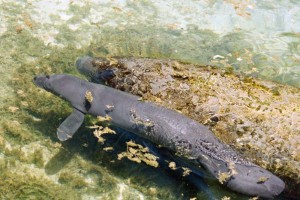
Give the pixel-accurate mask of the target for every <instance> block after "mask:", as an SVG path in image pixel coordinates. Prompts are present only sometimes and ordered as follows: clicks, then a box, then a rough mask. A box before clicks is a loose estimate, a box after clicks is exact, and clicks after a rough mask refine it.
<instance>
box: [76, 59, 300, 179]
mask: <svg viewBox="0 0 300 200" xmlns="http://www.w3.org/2000/svg"><path fill="white" fill-rule="evenodd" d="M90 65H91V68H90V69H89V70H91V71H92V72H93V74H94V75H96V76H97V75H99V74H100V73H102V72H104V71H106V72H113V76H106V77H104V79H105V81H106V82H105V84H107V85H109V86H111V87H114V88H117V89H120V90H123V91H126V92H130V93H132V94H135V95H140V96H141V97H142V99H143V100H145V101H155V102H157V103H158V104H161V105H163V106H165V107H168V108H171V109H174V110H177V111H178V112H181V113H183V114H185V115H187V116H189V117H191V118H192V119H195V120H197V121H199V122H200V123H203V124H206V125H208V126H210V128H211V130H212V131H213V132H214V133H215V134H216V136H218V137H219V138H220V139H221V140H223V141H224V142H226V143H228V144H230V145H233V146H234V147H235V148H236V149H237V150H238V151H239V152H241V153H242V154H244V156H246V157H248V158H249V159H250V160H252V161H253V162H255V163H257V164H258V165H260V166H262V167H265V168H267V169H269V170H271V171H273V172H274V173H276V174H277V175H279V176H281V177H286V178H287V179H288V180H292V182H294V183H297V184H299V180H300V154H299V152H300V148H299V147H300V142H299V141H300V140H299V139H300V129H299V127H300V90H299V89H297V88H294V87H291V86H287V85H282V84H278V83H275V82H269V81H262V80H258V79H254V78H251V77H245V76H242V75H234V74H233V73H231V72H230V70H229V71H228V70H222V69H216V68H213V67H210V66H205V67H202V66H197V65H193V64H185V63H181V62H178V61H172V60H159V59H144V58H108V59H105V58H96V59H94V60H93V61H92V62H91V63H90ZM86 66H87V65H86ZM79 70H81V72H87V71H85V69H82V68H79ZM102 75H103V74H102ZM89 76H91V74H89ZM96 76H95V77H93V78H94V79H95V78H99V76H97V77H96ZM100 78H101V77H100Z"/></svg>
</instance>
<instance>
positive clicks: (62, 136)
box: [56, 109, 84, 141]
mask: <svg viewBox="0 0 300 200" xmlns="http://www.w3.org/2000/svg"><path fill="white" fill-rule="evenodd" d="M83 120H84V114H83V113H82V112H80V111H79V110H76V109H74V110H73V112H72V113H71V115H69V117H67V118H66V119H65V121H63V123H61V125H60V126H59V127H58V128H57V132H56V133H57V137H58V139H59V140H60V141H66V140H68V139H70V138H72V136H73V135H74V133H75V132H76V131H77V130H78V129H79V127H80V126H81V124H82V122H83Z"/></svg>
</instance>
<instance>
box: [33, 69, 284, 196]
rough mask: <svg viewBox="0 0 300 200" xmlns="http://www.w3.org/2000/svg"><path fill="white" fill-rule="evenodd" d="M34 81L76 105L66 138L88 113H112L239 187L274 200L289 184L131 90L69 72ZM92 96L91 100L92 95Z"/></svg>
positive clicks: (61, 133) (117, 121)
mask: <svg viewBox="0 0 300 200" xmlns="http://www.w3.org/2000/svg"><path fill="white" fill-rule="evenodd" d="M34 83H35V84H36V85H37V86H39V87H41V88H43V89H45V90H47V91H49V92H52V93H53V94H55V95H57V96H59V97H61V98H63V99H65V100H67V101H69V102H70V103H71V105H72V106H73V108H74V111H73V112H72V114H71V115H70V116H69V117H68V118H67V119H66V120H65V121H64V122H63V123H62V124H61V125H60V126H59V128H58V130H57V135H58V138H59V139H60V140H61V141H65V140H67V139H69V138H71V137H72V136H73V134H74V133H75V132H76V131H77V129H78V128H79V127H80V126H81V124H82V122H83V120H84V115H85V114H91V115H94V116H106V115H109V116H110V117H111V119H112V120H111V122H112V123H113V124H114V125H115V126H118V127H121V128H123V129H126V130H128V131H130V132H133V133H135V134H137V135H139V136H141V137H144V138H146V139H148V140H150V141H152V142H153V143H156V144H158V145H161V146H163V147H165V148H167V149H169V150H170V151H172V152H175V153H176V154H177V155H179V156H180V157H182V158H184V159H186V160H189V161H190V162H192V163H193V164H194V165H195V166H196V167H197V166H200V165H201V166H204V167H205V168H206V169H207V170H208V171H209V172H210V173H211V174H212V175H213V176H214V177H215V178H217V179H219V180H220V182H222V183H223V184H225V185H226V186H227V187H228V188H230V189H232V190H234V191H237V192H240V193H243V194H247V195H251V196H259V197H265V198H273V197H275V196H277V195H279V194H280V193H281V192H282V191H283V189H284V187H285V184H284V182H283V181H282V180H281V179H279V178H278V177H276V176H275V175H273V174H272V173H271V172H269V171H267V170H265V169H263V168H261V167H259V166H256V165H254V164H252V163H250V162H247V161H245V160H243V159H242V158H240V157H239V156H238V155H237V153H236V152H235V151H233V150H232V149H230V148H229V147H228V146H227V145H225V144H223V143H221V142H220V141H219V140H218V139H217V138H216V137H215V136H214V135H213V134H212V132H211V131H210V130H209V129H208V128H207V127H205V126H204V125H201V124H199V123H198V122H196V121H194V120H192V119H190V118H187V117H185V116H184V115H182V114H180V113H178V112H176V111H173V110H170V109H167V108H164V107H161V106H158V105H156V104H153V103H148V102H142V101H140V100H139V97H137V96H134V95H131V94H129V93H125V92H122V91H119V90H116V89H113V88H110V87H107V86H103V85H99V84H94V83H90V82H87V81H84V80H81V79H79V78H77V77H74V76H70V75H65V74H61V75H51V76H48V75H47V76H36V77H35V78H34ZM87 94H89V95H88V96H89V97H92V98H87Z"/></svg>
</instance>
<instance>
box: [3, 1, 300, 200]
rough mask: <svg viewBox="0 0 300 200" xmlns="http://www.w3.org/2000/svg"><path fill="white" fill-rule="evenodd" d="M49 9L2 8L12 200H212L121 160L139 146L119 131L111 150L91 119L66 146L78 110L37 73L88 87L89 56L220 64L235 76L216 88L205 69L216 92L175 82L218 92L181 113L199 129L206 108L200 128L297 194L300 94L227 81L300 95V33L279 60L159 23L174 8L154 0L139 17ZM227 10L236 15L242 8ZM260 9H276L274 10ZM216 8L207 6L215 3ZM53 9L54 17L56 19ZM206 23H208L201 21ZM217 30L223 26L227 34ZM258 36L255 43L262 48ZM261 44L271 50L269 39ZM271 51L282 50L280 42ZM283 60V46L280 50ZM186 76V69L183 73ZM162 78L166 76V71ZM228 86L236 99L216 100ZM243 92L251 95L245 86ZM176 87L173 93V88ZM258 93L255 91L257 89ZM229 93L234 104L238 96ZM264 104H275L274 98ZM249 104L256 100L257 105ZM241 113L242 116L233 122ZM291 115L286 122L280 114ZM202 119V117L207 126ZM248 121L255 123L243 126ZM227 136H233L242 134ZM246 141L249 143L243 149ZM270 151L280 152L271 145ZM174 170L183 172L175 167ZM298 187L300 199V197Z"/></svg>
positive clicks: (239, 36)
mask: <svg viewBox="0 0 300 200" xmlns="http://www.w3.org/2000/svg"><path fill="white" fill-rule="evenodd" d="M44 2H48V1H35V0H32V1H23V0H21V1H6V0H0V3H1V8H0V11H1V12H0V20H1V24H0V72H1V82H0V92H1V96H0V112H1V119H0V171H1V175H0V185H1V187H0V198H3V199H89V198H96V197H98V198H102V199H112V198H117V197H123V199H136V198H138V199H143V198H144V199H189V198H194V197H198V198H197V199H205V198H207V196H205V195H204V194H203V193H202V192H199V191H195V190H193V189H191V188H190V186H188V187H187V186H186V183H184V182H182V181H181V179H179V180H173V179H172V178H170V176H169V175H166V174H165V173H164V172H161V170H160V169H156V168H153V167H149V166H147V165H146V164H143V162H142V163H141V164H139V165H137V164H136V163H133V162H131V161H128V160H127V159H125V158H124V159H122V160H118V154H120V153H122V152H127V146H126V142H129V141H130V138H126V137H125V138H126V139H124V140H121V141H122V142H120V143H117V144H116V142H115V141H116V140H117V141H118V139H117V138H118V137H120V135H119V133H118V132H117V134H116V135H108V136H106V135H104V136H103V138H104V139H106V141H105V143H104V144H103V145H102V144H101V143H98V142H97V138H94V135H93V132H92V131H91V130H90V129H89V128H86V127H85V126H91V125H93V120H94V119H92V118H87V119H86V121H85V124H84V126H83V127H82V128H81V129H80V130H79V132H78V133H77V134H76V136H75V137H74V139H73V141H71V142H67V143H62V144H61V143H59V142H58V140H57V138H56V134H55V133H56V128H57V127H58V126H59V124H60V123H61V122H62V121H63V119H64V118H65V117H67V115H68V114H69V113H70V111H71V108H70V107H69V105H68V104H66V103H65V102H64V101H61V100H60V99H58V98H56V97H54V96H53V95H50V94H48V93H47V92H43V91H41V90H38V89H37V88H36V87H35V86H34V85H33V84H32V82H31V80H32V77H33V76H35V75H36V74H54V73H68V74H73V75H76V76H80V74H78V72H77V71H76V69H75V67H74V62H75V60H76V58H77V57H79V56H83V55H90V56H103V57H113V56H126V57H149V58H163V59H168V58H172V59H175V60H180V61H184V62H188V63H193V64H197V66H198V65H201V66H206V65H211V66H218V67H223V68H224V69H227V70H226V72H224V73H223V72H222V73H220V75H218V73H217V72H216V74H215V75H213V76H212V78H211V79H208V78H207V77H208V76H209V74H212V73H213V71H214V70H215V69H209V70H208V71H207V72H205V70H203V69H201V70H203V75H205V74H206V75H205V76H204V78H205V77H206V78H205V79H203V80H208V82H207V83H206V82H201V81H202V80H198V79H195V78H193V77H192V78H191V77H190V76H188V77H187V78H185V77H181V76H179V77H178V78H176V77H173V79H174V80H177V81H179V80H180V81H183V82H181V83H186V85H188V86H190V87H191V88H192V89H193V92H196V91H197V90H198V92H200V91H201V89H200V88H203V87H204V83H205V84H207V86H208V87H209V88H210V90H208V88H207V89H206V91H205V96H206V97H207V100H209V101H205V99H202V98H201V95H196V96H199V99H198V100H197V98H196V99H194V100H193V99H192V101H190V102H191V103H188V105H187V106H186V103H187V101H182V102H180V101H177V102H175V105H174V106H176V108H177V107H178V110H181V112H183V113H185V114H187V115H189V116H190V117H192V118H193V116H192V115H193V114H192V113H194V111H193V112H189V111H190V110H189V109H191V108H192V107H193V102H197V101H198V102H200V103H204V104H203V107H201V108H200V111H201V112H202V111H203V112H206V113H208V115H207V116H203V118H199V119H198V120H199V121H202V122H204V123H207V125H209V126H211V128H212V130H213V131H214V132H215V133H216V134H217V136H218V137H220V138H221V139H222V140H223V141H225V142H227V143H229V144H233V145H234V146H235V147H236V148H237V149H239V151H241V153H242V154H244V155H246V156H248V157H249V158H251V159H254V161H255V162H257V163H258V164H260V165H261V166H264V167H266V168H268V169H271V170H273V171H274V172H275V173H276V174H278V175H280V176H281V177H283V178H285V180H286V181H287V183H288V184H289V183H295V178H296V177H298V175H299V173H298V171H297V170H298V169H299V162H298V161H299V155H298V154H297V153H298V152H299V150H297V149H294V147H297V141H299V139H297V137H299V130H296V132H292V131H293V128H296V127H297V126H298V125H297V123H298V122H297V119H298V118H297V116H298V115H297V113H299V110H298V108H299V107H298V108H297V107H294V106H295V105H299V101H298V99H294V100H293V99H292V97H293V95H291V96H292V97H290V96H289V95H287V96H284V95H285V94H289V93H290V92H291V94H292V92H293V91H296V92H295V94H298V91H297V90H296V89H295V88H292V87H288V86H283V85H277V84H275V87H273V86H271V89H270V88H269V86H266V87H265V86H262V87H261V85H260V83H259V84H258V85H256V84H257V83H256V79H251V78H250V79H248V78H246V79H245V80H242V79H241V80H240V79H239V78H233V79H232V80H234V81H233V82H234V83H235V81H236V85H235V84H234V83H233V82H230V81H229V82H227V81H228V80H230V79H231V78H228V77H231V75H229V74H230V73H229V74H227V71H235V72H240V73H242V74H246V75H250V76H255V77H261V78H264V79H268V80H275V81H277V82H280V83H286V84H290V85H293V86H296V87H298V88H299V87H300V86H299V84H300V82H299V68H297V65H299V59H298V57H297V56H298V55H299V47H300V46H299V34H297V33H295V32H286V33H282V34H278V35H276V36H278V38H276V40H275V41H281V42H282V43H284V49H285V48H286V49H287V51H284V52H283V55H281V54H280V55H278V56H273V55H272V54H271V53H270V51H268V50H266V51H260V49H264V45H265V44H264V42H262V43H263V44H259V45H257V46H254V45H253V41H252V40H250V39H249V38H251V36H252V35H251V34H248V33H247V31H242V30H240V31H236V32H235V33H233V32H231V33H228V32H226V33H224V34H223V35H220V34H219V33H216V32H214V31H211V30H209V28H207V29H203V28H201V27H199V26H198V25H195V23H193V22H187V23H185V26H184V27H181V25H180V24H176V23H175V22H173V20H176V17H174V16H165V15H162V18H165V19H171V20H170V21H167V22H165V23H164V24H159V21H160V20H159V19H157V18H156V17H157V16H158V15H159V13H160V12H161V11H160V9H165V8H166V5H165V3H164V2H161V1H160V2H159V3H158V4H157V5H159V6H157V5H156V4H155V3H153V2H152V1H127V4H126V5H125V4H124V5H125V6H128V8H124V7H122V6H120V5H117V4H118V3H119V2H120V1H111V2H110V3H108V2H104V3H103V5H100V6H99V5H95V4H94V3H93V1H88V2H86V1H85V2H82V1H76V0H74V1H70V2H68V1H60V2H58V1H49V2H48V3H49V4H50V5H51V6H53V5H55V4H57V6H56V7H55V6H54V8H53V9H52V7H51V6H49V7H48V5H47V6H45V4H43V3H44ZM51 2H53V3H51ZM215 2H217V1H210V2H208V4H209V5H208V6H213V5H214V3H215ZM227 2H230V4H236V2H235V1H227ZM290 2H294V3H295V4H296V3H297V1H289V2H284V3H285V4H290ZM65 4H68V5H67V6H66V5H65ZM111 4H113V5H111ZM257 4H267V3H266V2H263V1H262V2H257ZM187 5H188V4H187ZM204 5H205V7H206V4H204ZM230 6H231V5H230ZM258 6H259V5H257V7H258ZM281 6H282V4H280V3H278V5H274V6H273V7H271V8H270V9H277V7H281ZM219 7H221V6H219ZM219 7H218V6H216V7H215V8H219ZM254 7H255V6H254ZM41 8H45V10H43V9H41ZM46 8H51V9H52V10H51V12H48V11H47V10H46ZM173 8H174V9H177V10H179V11H182V12H183V13H184V14H186V13H194V12H195V10H194V9H193V8H191V9H181V8H177V7H175V6H174V7H172V10H173ZM180 9H181V10H180ZM232 9H233V10H236V11H237V12H238V15H245V14H246V16H247V15H248V14H247V12H249V9H248V8H247V6H238V7H236V8H234V7H233V6H232ZM228 10H230V9H228ZM107 11H109V12H110V13H108V12H107ZM292 11H293V12H291V13H289V17H290V18H293V17H294V18H295V16H296V14H297V12H296V11H297V8H296V7H295V8H294V9H292ZM145 13H151V14H148V15H146V14H145ZM164 13H165V12H164ZM195 13H196V12H195ZM198 13H199V11H198ZM200 13H203V12H202V11H201V12H200ZM251 13H252V10H250V14H251ZM266 13H268V12H266ZM282 13H284V11H282ZM196 14H197V13H196ZM99 15H100V16H99ZM252 15H253V13H252ZM199 16H200V15H199ZM201 16H202V14H201ZM258 16H259V17H260V15H258ZM197 18H199V17H198V16H197V17H191V18H190V19H192V20H194V19H197ZM279 18H280V19H281V17H279ZM136 20H140V21H136ZM145 24H147V25H146V26H145ZM245 24H247V23H245ZM216 27H220V26H219V25H218V24H217V26H216ZM298 27H299V26H298ZM221 28H222V29H223V28H224V27H221ZM225 28H226V27H225ZM295 28H297V26H295ZM256 36H257V35H254V38H255V39H257V37H256ZM277 39H278V40H277ZM257 41H261V40H260V38H259V39H257ZM271 42H272V44H273V41H271ZM274 44H277V43H276V42H275V43H274ZM272 48H273V47H271V49H272ZM278 49H282V47H281V46H280V45H279V46H278ZM179 64H180V62H179ZM158 66H159V65H158ZM180 66H184V65H181V64H180ZM157 70H158V71H159V70H160V69H159V67H158V69H157ZM188 74H189V73H188ZM222 75H224V76H225V78H224V77H223V76H222ZM232 77H235V76H234V75H232ZM219 78H220V79H221V81H222V84H225V85H226V84H233V88H229V89H228V90H225V88H226V87H225V85H224V87H221V88H222V89H224V90H221V91H220V90H216V89H217V88H216V86H217V84H220V83H219ZM181 79H182V80H181ZM155 80H156V79H155ZM223 81H225V83H224V82H223ZM241 82H242V83H244V85H242V86H239V84H240V83H241ZM253 82H254V83H253ZM145 83H149V82H145ZM177 83H179V82H177ZM168 84H169V83H168ZM168 84H167V85H166V86H169V85H168ZM186 85H185V84H183V85H182V86H180V87H179V88H180V89H184V88H185V87H186ZM253 85H254V86H253ZM153 86H154V89H155V91H154V92H157V91H158V92H159V95H161V97H159V99H152V98H153V94H151V93H152V91H150V94H148V95H149V96H145V97H143V98H145V99H147V98H149V99H151V100H154V101H157V102H159V101H160V100H161V102H160V103H163V104H164V103H165V104H166V106H170V105H167V103H166V102H167V99H168V98H175V97H176V96H177V97H176V98H177V99H178V96H179V95H176V94H175V92H173V93H172V92H170V91H166V92H167V93H170V95H171V96H170V97H168V95H167V96H162V95H163V93H161V89H162V88H168V87H166V86H165V85H164V83H162V82H157V83H156V84H154V85H153ZM252 86H253V88H254V89H253V90H251V89H249V88H251V87H252ZM172 87H173V86H172ZM277 87H278V88H277ZM243 88H245V89H247V90H248V89H249V94H248V92H246V93H243V94H244V96H242V97H243V99H239V98H238V97H237V96H238V95H240V94H241V93H240V91H244V89H243ZM240 89H241V90H240ZM147 90H148V91H149V88H146V91H147ZM214 90H216V91H218V92H219V95H220V96H218V98H220V102H219V103H218V104H217V105H218V106H220V103H222V105H224V107H225V106H226V108H224V107H223V108H224V109H223V110H220V111H219V113H218V114H221V115H217V116H212V114H210V111H211V110H212V111H215V110H214V109H213V108H212V107H207V106H208V105H212V104H214V103H215V102H216V101H217V100H216V98H215V97H214V96H212V95H209V94H215V93H213V92H214ZM235 90H237V91H235ZM141 91H143V89H142V90H141ZM196 93H197V92H196ZM226 93H229V94H232V95H233V96H232V97H228V95H225V94H226ZM184 94H185V93H184ZM222 94H224V95H222ZM260 94H263V95H262V97H260ZM266 94H268V95H266ZM249 96H250V97H249ZM187 97H188V96H187ZM248 97H249V98H250V99H247V98H248ZM234 98H237V99H239V103H240V104H241V105H246V104H248V105H250V100H252V99H251V98H253V99H255V101H254V102H255V103H254V104H253V105H250V106H251V107H249V108H247V109H245V110H240V108H239V107H238V106H235V105H231V104H232V102H236V100H235V99H234ZM269 98H270V99H269ZM188 99H189V98H187V100H188ZM271 99H272V100H275V102H277V103H278V105H280V107H282V109H281V111H280V110H278V109H275V108H274V107H275V104H274V103H272V101H271ZM205 102H206V103H207V104H205ZM269 104H270V105H269ZM289 105H291V106H292V107H293V108H294V109H295V110H294V111H293V109H292V107H291V108H288V106H289ZM259 106H260V107H259ZM185 107H186V109H185ZM206 107H207V110H205V109H206ZM256 109H257V110H256ZM287 111H289V112H287ZM234 112H237V113H238V114H236V115H233V114H232V113H234ZM280 112H282V113H283V115H281V114H279V113H280ZM228 113H229V114H231V116H232V115H233V118H232V121H231V120H230V117H227V115H226V114H228ZM253 113H254V115H253ZM264 113H265V114H264ZM294 113H295V114H294ZM198 114H199V113H197V112H195V115H197V116H198ZM240 114H243V115H241V116H245V118H240ZM273 115H274V116H278V117H279V118H278V119H277V120H275V121H273V122H270V117H271V116H273ZM248 117H249V118H248ZM250 118H251V120H249V119H250ZM255 119H257V122H256V121H255ZM206 120H207V121H206ZM252 120H254V121H252ZM265 120H266V121H265ZM249 121H250V122H251V123H250V124H248V122H249ZM266 122H268V123H266ZM282 122H283V123H282ZM288 122H289V123H288ZM258 124H259V125H258ZM256 125H257V126H256ZM296 125H297V126H296ZM252 126H253V127H254V128H253V129H252ZM277 126H278V129H276V130H275V131H274V133H273V134H275V135H273V134H272V135H267V134H265V133H263V131H264V130H267V129H268V128H270V127H272V128H271V130H274V129H275V128H274V127H277ZM298 127H299V126H298ZM225 130H226V131H225ZM223 133H224V134H223ZM226 133H233V135H228V134H226ZM267 133H269V132H268V131H267ZM279 133H282V134H283V135H282V136H281V134H279ZM289 135H291V138H290V136H289ZM297 135H298V136H297ZM121 137H123V136H121ZM237 138H241V139H242V140H240V141H237V140H236V139H237ZM289 138H290V139H289ZM269 142H270V144H272V146H271V145H267V144H269ZM288 144H291V147H288ZM262 149H263V150H264V151H266V152H268V154H267V156H265V155H261V154H260V155H256V154H257V152H260V153H262V152H264V151H260V150H262ZM277 149H279V150H281V151H279V150H277ZM292 149H294V150H295V152H293V150H292ZM248 150H249V152H247V151H248ZM131 151H132V150H131ZM248 154H249V155H248ZM278 159H279V160H278ZM276 163H277V164H276ZM170 165H171V167H173V168H174V167H175V166H174V165H173V163H170ZM120 169H124V170H120ZM209 185H210V186H211V190H213V192H214V193H215V195H216V197H217V198H218V199H221V198H222V197H223V196H226V197H228V198H229V197H231V199H242V198H244V199H248V198H247V197H241V196H238V195H236V194H234V193H231V192H228V191H224V190H223V189H222V188H221V187H219V186H218V185H215V184H214V183H209ZM289 185H290V186H294V187H295V188H296V189H297V187H298V186H299V185H297V184H294V185H293V184H289ZM292 189H293V188H292V187H291V190H292ZM292 192H295V190H292ZM201 197H202V198H201Z"/></svg>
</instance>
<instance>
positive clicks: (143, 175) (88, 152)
mask: <svg viewBox="0 0 300 200" xmlns="http://www.w3.org/2000/svg"><path fill="white" fill-rule="evenodd" d="M112 129H114V130H115V131H116V133H117V134H115V135H111V134H109V135H106V136H105V135H104V137H105V139H106V141H105V143H104V144H103V145H102V144H100V143H99V142H98V141H97V138H95V137H94V135H93V133H92V130H90V129H88V128H85V127H84V125H83V126H82V127H81V128H80V129H79V130H78V132H77V133H76V134H75V135H74V137H73V138H72V139H70V140H68V141H66V142H62V148H61V149H60V151H59V152H58V153H57V154H56V155H54V156H53V157H52V158H51V159H50V160H49V161H48V162H47V163H46V165H45V171H46V173H47V174H48V175H54V174H57V173H59V172H60V171H61V170H63V169H65V168H66V167H67V164H68V163H69V162H70V161H71V160H72V158H73V157H74V156H75V155H76V154H79V155H80V156H82V157H83V158H84V159H87V160H90V161H92V162H94V163H96V164H98V165H101V166H104V167H106V168H107V169H108V170H109V171H110V172H111V173H112V174H113V175H116V176H119V177H122V178H124V179H128V178H130V179H131V180H132V182H134V183H138V185H142V186H145V187H150V186H149V184H150V183H151V184H152V185H155V186H157V187H158V188H162V187H168V186H169V187H171V188H172V189H171V191H173V192H174V193H175V194H174V195H175V196H177V199H189V198H192V197H195V196H197V194H198V195H199V194H200V196H202V197H205V199H214V195H213V192H211V191H210V189H209V187H208V186H207V184H206V183H205V181H204V180H203V179H202V178H203V177H208V176H207V175H205V173H203V172H201V171H198V173H194V172H193V170H192V173H191V174H190V175H187V176H183V173H184V170H183V167H185V168H189V169H191V168H192V166H189V165H183V162H182V161H180V160H178V158H176V157H174V156H173V155H172V154H171V153H170V152H169V151H168V150H167V149H164V148H158V147H157V146H156V145H154V144H153V143H151V142H150V141H148V140H146V139H143V138H141V137H139V136H137V135H135V134H133V133H130V132H127V131H125V130H123V129H120V128H117V127H113V128H112ZM55 135H56V134H55ZM48 136H49V135H48ZM54 137H55V136H54V134H53V133H52V134H51V135H50V138H51V139H53V140H57V138H54ZM128 141H134V142H135V143H137V144H141V145H143V146H144V147H147V148H148V149H149V153H151V154H153V155H155V156H157V157H158V160H157V161H158V163H159V167H158V168H154V167H151V166H148V165H146V164H144V163H140V164H137V163H135V162H132V161H129V160H128V159H126V158H123V159H122V160H120V161H119V160H118V161H117V159H116V158H117V157H118V154H119V153H122V152H126V151H127V146H126V142H128ZM105 147H113V150H112V151H110V152H106V151H104V150H103V149H104V148H105ZM111 161H114V162H111ZM170 161H173V162H175V163H176V170H172V169H170V167H169V162H170ZM120 169H122V170H120ZM151 184H150V185H151Z"/></svg>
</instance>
